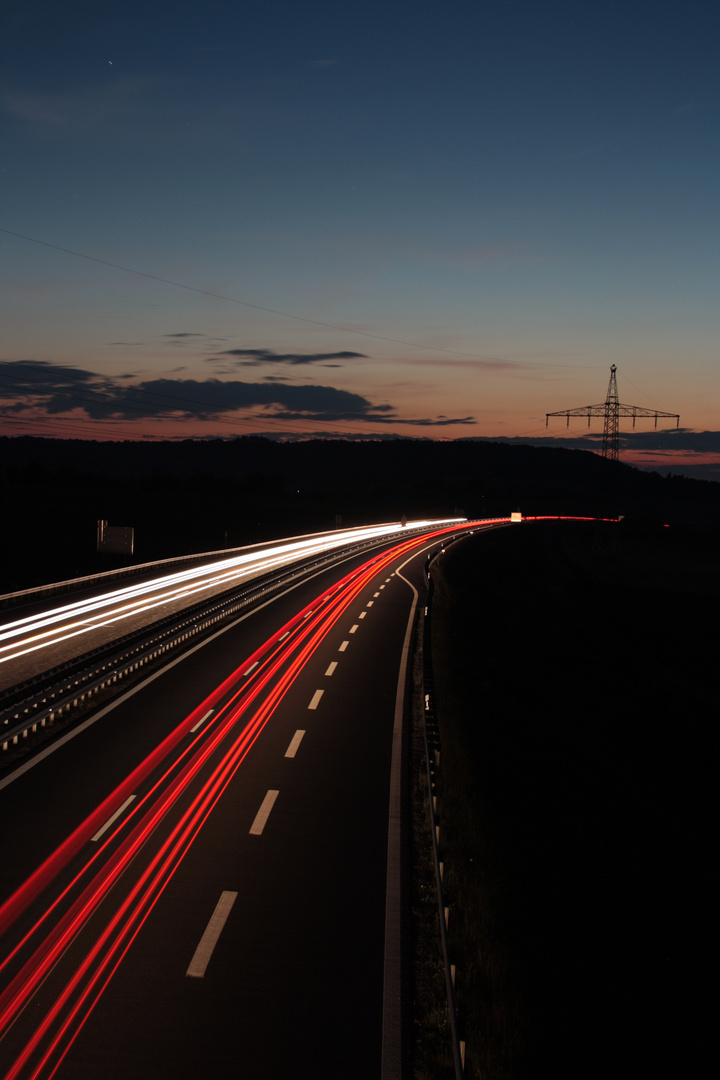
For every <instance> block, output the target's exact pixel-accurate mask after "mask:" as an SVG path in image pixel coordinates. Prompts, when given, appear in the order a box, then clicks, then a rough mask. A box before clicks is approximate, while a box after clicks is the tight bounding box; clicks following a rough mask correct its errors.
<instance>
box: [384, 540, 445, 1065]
mask: <svg viewBox="0 0 720 1080" xmlns="http://www.w3.org/2000/svg"><path fill="white" fill-rule="evenodd" d="M436 543H437V541H435V542H433V543H430V544H428V545H427V546H426V547H424V548H419V549H418V550H416V551H414V552H413V553H412V555H411V556H410V557H409V558H407V559H406V560H405V562H404V563H402V564H401V566H400V567H399V568H398V571H397V573H398V577H399V578H401V579H402V580H403V581H404V582H405V584H406V585H408V586H409V588H410V589H412V593H413V601H412V606H411V608H410V615H409V617H408V622H407V627H406V629H405V640H404V642H403V648H402V656H401V660H400V671H399V674H398V684H397V695H396V697H395V721H394V723H393V736H392V757H391V763H390V800H389V806H388V849H387V876H386V888H385V960H384V970H383V1017H382V1052H381V1062H380V1080H401V1076H402V993H403V990H402V888H401V850H402V798H401V795H402V744H403V716H404V712H405V687H406V685H407V669H408V662H409V657H410V643H411V640H412V631H413V624H414V621H415V608H416V607H417V602H418V591H417V589H416V588H415V586H414V585H413V584H412V582H411V581H408V579H407V578H406V577H404V576H403V575H402V574H401V573H400V570H403V569H404V568H405V567H406V566H407V564H408V563H409V562H412V560H413V559H415V558H417V556H418V555H420V554H421V553H422V552H423V551H427V550H428V548H432V547H434V546H435V544H436ZM391 576H392V577H394V576H395V574H394V573H393V574H392V575H391Z"/></svg>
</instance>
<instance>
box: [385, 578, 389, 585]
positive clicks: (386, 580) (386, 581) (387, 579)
mask: <svg viewBox="0 0 720 1080" xmlns="http://www.w3.org/2000/svg"><path fill="white" fill-rule="evenodd" d="M389 580H390V578H389V577H386V578H385V584H386V585H387V583H388V581H389Z"/></svg>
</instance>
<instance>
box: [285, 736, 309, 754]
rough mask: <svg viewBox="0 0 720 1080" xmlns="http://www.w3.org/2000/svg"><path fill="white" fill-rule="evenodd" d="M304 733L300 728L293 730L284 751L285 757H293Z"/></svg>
mask: <svg viewBox="0 0 720 1080" xmlns="http://www.w3.org/2000/svg"><path fill="white" fill-rule="evenodd" d="M304 734H305V732H304V731H300V730H298V731H296V732H295V734H294V735H293V737H292V739H291V740H290V745H289V746H288V748H287V750H286V751H285V757H295V755H296V754H297V751H298V746H299V745H300V743H301V742H302V737H303V735H304Z"/></svg>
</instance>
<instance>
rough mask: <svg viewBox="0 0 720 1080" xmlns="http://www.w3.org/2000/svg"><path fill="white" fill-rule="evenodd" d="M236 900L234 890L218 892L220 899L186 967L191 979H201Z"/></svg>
mask: <svg viewBox="0 0 720 1080" xmlns="http://www.w3.org/2000/svg"><path fill="white" fill-rule="evenodd" d="M236 900H237V893H236V892H223V893H221V894H220V899H219V900H218V902H217V904H216V905H215V910H214V911H213V913H212V915H211V916H210V922H209V923H208V924H207V926H206V927H205V933H204V934H203V936H202V937H201V938H200V941H199V942H198V947H197V949H196V950H195V953H194V955H193V958H192V960H191V961H190V966H189V967H188V969H187V972H186V975H189V976H190V978H191V979H202V978H203V976H204V975H205V972H206V970H207V966H208V964H209V963H210V957H211V956H212V954H213V950H214V949H215V946H216V945H217V943H218V938H219V937H220V935H221V934H222V932H223V929H224V927H225V923H226V922H227V919H228V915H229V914H230V911H231V910H232V906H233V904H234V903H235V901H236Z"/></svg>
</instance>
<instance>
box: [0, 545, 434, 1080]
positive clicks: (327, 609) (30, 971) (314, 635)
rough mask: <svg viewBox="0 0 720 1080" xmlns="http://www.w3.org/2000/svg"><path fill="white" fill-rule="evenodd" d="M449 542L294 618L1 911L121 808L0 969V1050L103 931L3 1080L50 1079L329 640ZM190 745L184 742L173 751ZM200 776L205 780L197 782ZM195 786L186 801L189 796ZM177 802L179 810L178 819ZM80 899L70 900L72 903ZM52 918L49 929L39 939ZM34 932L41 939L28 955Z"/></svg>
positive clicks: (354, 575) (4, 917)
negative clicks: (76, 948) (366, 598)
mask: <svg viewBox="0 0 720 1080" xmlns="http://www.w3.org/2000/svg"><path fill="white" fill-rule="evenodd" d="M447 531H451V530H447V529H446V530H438V531H436V532H434V533H433V534H431V536H430V537H429V536H428V534H425V535H423V536H420V537H414V538H409V539H408V540H407V541H405V542H404V543H401V544H398V545H395V546H393V548H392V549H389V550H387V551H384V552H383V553H381V554H380V555H376V556H375V557H374V558H372V559H370V560H369V561H368V562H366V563H364V564H363V565H362V566H360V567H358V568H356V569H354V570H353V571H351V572H350V573H349V574H348V575H346V577H345V578H343V579H342V580H341V581H340V582H338V583H336V584H333V585H332V586H331V587H330V588H328V589H327V590H326V591H325V592H323V593H322V594H321V595H320V596H318V597H317V598H316V599H315V600H313V601H312V603H311V604H309V605H308V606H307V607H306V608H304V609H303V610H302V611H300V612H299V613H297V614H296V615H295V616H294V617H293V618H292V619H291V620H289V621H288V623H286V624H285V625H284V626H283V627H281V628H280V630H278V631H277V633H276V634H275V635H273V636H272V637H271V638H270V639H268V641H267V642H265V643H264V644H263V645H262V646H261V647H260V648H259V649H258V650H256V652H255V653H254V654H252V656H250V657H249V658H247V659H246V660H244V662H243V664H242V665H241V666H240V667H239V668H237V669H236V671H234V672H233V673H232V674H231V675H230V676H228V678H227V679H226V680H224V682H223V683H222V684H221V685H220V686H219V687H217V688H216V690H214V691H213V692H212V694H210V695H209V696H208V697H207V698H206V699H205V700H204V701H203V702H202V703H201V704H200V705H199V706H198V707H197V708H196V709H194V710H193V712H192V713H190V715H189V716H187V717H186V718H185V719H184V720H183V722H182V723H181V724H180V725H178V726H177V728H176V729H175V730H174V731H173V732H171V733H170V734H169V735H168V736H167V737H166V738H165V740H163V742H162V743H160V745H159V746H158V747H157V748H156V749H155V751H153V753H151V754H150V755H148V757H147V758H146V759H145V761H144V762H142V763H141V764H140V765H139V766H138V767H137V768H136V769H135V770H134V771H133V773H131V774H130V776H129V777H128V778H127V779H126V780H125V781H123V783H122V784H121V785H119V786H118V788H116V790H115V791H114V792H113V794H112V795H111V796H109V797H108V799H106V800H104V801H103V803H102V804H101V805H100V806H99V807H98V808H97V809H96V810H95V811H94V812H93V813H92V814H91V815H90V816H89V817H88V818H87V819H86V821H85V822H83V824H82V825H81V826H79V827H78V828H77V829H76V830H75V831H74V832H73V833H72V834H71V836H70V837H68V839H67V840H66V841H65V842H64V843H63V844H62V845H60V847H59V848H58V849H57V850H56V851H55V852H54V853H53V855H51V856H50V858H49V859H47V860H45V862H44V863H43V864H42V866H41V867H39V868H38V870H37V871H35V873H34V874H33V875H31V877H30V878H29V879H28V881H27V882H25V883H24V885H23V886H21V887H20V889H18V890H17V891H16V892H15V894H13V896H12V897H10V899H9V900H8V901H6V902H5V904H3V905H2V907H1V908H0V932H3V931H5V930H6V929H7V928H8V927H9V926H10V925H11V923H12V922H13V921H14V920H15V919H17V917H18V916H19V915H20V913H21V912H23V911H25V910H26V908H27V907H28V905H29V904H30V903H31V902H32V901H33V900H35V899H36V898H37V897H38V896H39V894H40V893H41V891H42V890H43V889H45V888H46V887H47V886H48V885H49V884H50V883H51V881H52V880H53V879H54V878H55V877H56V876H57V874H58V873H59V872H60V870H61V869H62V868H63V867H65V866H66V865H67V864H68V863H69V862H70V860H71V859H72V858H73V857H74V856H76V855H77V854H78V853H79V852H80V849H81V848H82V847H83V845H84V844H85V843H86V841H87V840H88V839H92V838H93V835H96V837H97V839H98V840H101V839H102V831H101V832H98V828H99V825H102V824H103V823H106V822H107V821H108V818H109V816H110V815H113V814H114V816H115V817H117V813H118V807H119V806H120V805H121V804H125V805H124V806H123V809H124V808H127V809H128V812H127V814H126V815H125V816H124V817H122V818H121V820H120V824H119V827H118V829H117V830H116V832H115V833H114V834H112V835H110V836H107V837H106V838H105V839H104V840H102V843H100V844H98V846H97V847H96V848H95V845H93V847H94V848H95V851H94V853H93V854H92V855H91V856H90V857H89V858H87V861H86V862H85V863H84V865H83V866H81V868H80V869H79V870H78V872H77V874H76V875H75V876H74V878H73V880H72V881H71V882H70V883H69V884H68V885H66V886H65V888H64V889H63V890H62V892H61V893H60V895H59V896H57V897H56V898H55V899H54V900H53V901H52V902H51V903H50V905H49V906H48V908H47V910H46V911H45V912H44V913H43V914H42V915H41V916H40V917H39V918H38V919H37V921H36V922H35V924H34V925H33V927H32V928H31V929H30V930H28V931H27V932H26V934H25V935H24V936H23V938H22V940H21V941H20V942H19V943H18V944H17V945H16V946H15V948H14V949H13V950H12V951H11V952H10V954H9V955H8V956H7V957H6V959H5V960H4V961H3V962H2V964H1V965H0V970H4V969H7V968H8V967H9V965H10V964H11V962H16V961H20V957H21V954H22V953H23V952H28V950H30V955H29V957H28V958H27V959H26V960H25V961H24V962H22V966H21V967H20V969H19V970H18V971H17V973H16V975H15V976H14V977H13V978H12V979H11V981H10V983H9V985H8V986H7V987H6V989H5V991H4V992H3V993H2V995H0V1038H4V1037H5V1035H6V1034H7V1033H8V1032H9V1031H10V1029H11V1028H12V1027H13V1025H14V1024H15V1022H16V1020H17V1019H18V1018H19V1016H20V1014H21V1013H22V1012H23V1010H25V1008H26V1006H27V1005H28V1003H29V1002H30V1001H31V1000H32V999H33V997H34V995H36V993H37V991H38V990H39V988H40V986H41V985H43V984H45V983H46V982H47V981H48V980H50V978H51V976H53V975H54V979H55V980H57V979H58V978H60V979H63V980H65V979H66V976H65V975H62V974H61V969H60V968H59V965H60V963H61V961H62V960H63V958H64V957H65V956H66V955H67V954H68V949H69V948H70V946H71V945H72V944H73V943H75V942H78V943H80V934H81V933H82V931H83V930H85V929H86V928H87V929H88V930H90V929H91V928H90V927H89V926H88V923H89V920H90V919H91V918H92V917H93V916H95V915H101V916H102V918H103V919H104V920H105V925H104V928H102V930H101V932H100V933H99V935H98V936H97V937H96V939H95V940H94V941H92V942H90V943H89V945H85V946H84V947H83V949H84V953H85V955H84V957H83V958H82V960H81V961H80V963H79V964H77V961H74V962H73V963H74V965H75V964H77V966H76V967H75V970H74V972H73V973H72V974H71V976H70V978H69V979H67V981H66V982H65V985H64V987H63V988H62V989H61V990H60V992H59V993H58V992H57V990H54V991H52V996H53V997H54V1001H53V1002H52V1004H50V1005H49V1006H48V1007H47V1009H46V1012H45V1015H44V1017H43V1018H42V1019H40V1020H39V1022H38V1021H37V1020H35V1019H34V1018H33V1021H32V1022H33V1024H37V1026H36V1027H35V1030H34V1032H33V1034H32V1035H31V1037H30V1038H29V1040H28V1041H27V1042H26V1043H25V1045H24V1047H23V1048H22V1049H21V1050H20V1052H19V1053H18V1054H17V1056H16V1058H15V1061H14V1063H13V1065H12V1067H11V1069H10V1071H9V1072H8V1073H7V1074H6V1080H16V1078H18V1077H20V1076H21V1075H24V1074H26V1075H27V1076H30V1077H33V1078H36V1077H37V1078H39V1077H41V1076H43V1077H49V1076H53V1075H54V1074H55V1072H56V1070H57V1068H58V1067H59V1065H60V1062H61V1061H62V1060H63V1058H64V1057H65V1055H66V1054H67V1052H68V1050H69V1048H70V1046H71V1045H72V1043H73V1042H74V1040H75V1039H76V1038H77V1035H78V1034H79V1032H80V1030H81V1028H82V1026H83V1025H84V1024H85V1022H86V1021H87V1018H88V1017H89V1015H90V1013H91V1011H92V1009H93V1008H94V1006H95V1004H96V1003H97V1001H98V1000H99V998H100V996H101V994H102V992H103V990H104V989H105V987H106V986H107V984H108V982H109V980H110V979H111V978H112V975H113V973H114V971H115V970H117V967H118V965H119V963H120V962H121V960H122V957H123V956H124V955H125V954H126V952H127V950H128V949H129V947H130V945H131V944H132V941H133V940H134V939H135V937H136V936H137V934H138V933H139V931H140V929H141V927H142V926H143V925H144V923H145V921H146V920H147V918H148V916H149V914H150V912H151V911H152V909H153V908H154V906H155V904H156V903H157V902H158V900H159V898H160V896H161V894H162V892H163V891H164V889H165V888H166V887H167V885H168V884H169V882H170V880H171V878H172V876H173V874H174V873H175V872H176V870H177V868H178V867H179V865H180V863H181V861H182V859H183V857H184V856H185V854H186V853H187V851H188V850H189V848H190V846H191V844H192V843H193V841H194V840H195V838H196V837H197V835H198V833H199V831H200V829H201V828H202V826H203V824H204V823H205V821H206V820H207V817H208V816H209V814H210V813H211V812H212V810H213V808H214V806H215V805H216V804H217V801H218V800H219V799H220V797H221V796H222V794H223V792H224V791H225V789H226V788H227V786H228V784H229V783H230V782H231V780H232V779H233V777H234V776H235V774H236V773H237V770H238V769H239V767H240V765H241V764H242V762H243V761H244V760H245V758H246V757H247V755H248V753H249V752H250V750H251V748H252V746H253V745H254V744H255V742H256V741H257V739H258V738H259V736H260V734H261V732H262V730H263V729H264V727H265V726H266V724H267V723H268V721H269V720H270V718H271V716H272V715H273V713H274V712H275V710H276V708H277V707H278V705H279V703H280V702H281V701H282V699H283V698H284V696H285V694H286V693H287V692H288V691H289V689H290V688H291V686H292V685H293V683H294V682H295V680H296V678H297V676H298V675H299V673H300V672H301V671H302V670H303V668H304V667H305V666H306V664H307V663H308V661H309V660H310V659H311V658H312V657H314V655H315V653H316V651H317V649H318V647H319V645H320V644H321V642H322V641H323V640H324V638H325V637H326V636H327V634H328V632H329V631H330V629H331V628H332V627H333V626H334V625H335V624H336V623H337V621H338V620H339V619H340V618H341V617H342V616H343V615H344V614H345V612H346V611H347V609H348V608H349V606H350V605H351V604H353V603H354V602H355V601H356V599H357V597H358V595H359V594H360V592H361V591H362V590H363V589H364V588H365V586H366V585H367V584H368V583H369V582H370V581H371V580H372V579H373V578H374V577H376V576H377V575H378V574H379V573H380V572H382V571H384V570H385V569H386V568H387V566H388V565H389V564H390V563H391V562H392V561H394V560H395V559H397V558H398V557H400V556H402V555H404V554H406V553H408V552H411V551H412V550H413V549H414V548H417V547H420V546H421V545H423V544H426V543H427V542H428V539H431V538H432V536H440V535H442V534H443V533H444V532H447ZM251 674H252V678H250V675H251ZM215 710H217V711H215ZM211 712H212V713H213V715H212V721H211V722H209V723H202V721H203V720H205V721H207V720H209V718H210V713H211ZM250 713H251V715H249V714H250ZM199 722H200V723H199ZM188 735H192V736H193V737H192V738H191V739H190V741H189V743H188V744H186V745H185V746H181V742H182V740H183V739H185V738H186V737H187V736H188ZM178 749H179V754H178V755H177V756H176V757H174V758H173V759H172V760H171V761H170V762H169V763H168V764H167V765H165V767H164V770H163V771H162V775H159V776H156V778H155V780H154V781H153V782H152V784H151V787H150V789H149V790H148V791H147V792H146V793H145V794H144V795H141V796H138V798H137V799H136V800H135V801H134V802H133V803H132V805H131V804H130V801H129V798H128V796H129V794H130V793H131V792H136V791H137V790H138V788H139V787H140V786H141V785H142V784H143V783H144V782H146V781H147V780H148V779H149V778H150V777H151V775H152V774H153V773H156V772H157V770H158V769H159V767H160V766H161V765H162V764H163V762H165V759H167V758H168V757H170V755H171V754H172V753H173V751H175V750H178ZM218 755H219V756H218ZM208 770H209V772H208ZM203 773H207V775H206V776H205V778H204V779H203V777H202V775H201V774H203ZM198 784H199V788H198V790H196V791H195V793H194V794H192V787H193V786H197V785H198ZM181 799H185V800H189V802H188V805H186V806H185V807H184V809H183V808H181V806H180V800H181ZM176 806H177V808H178V811H179V813H180V817H179V820H178V821H177V822H176V823H175V824H174V825H171V826H170V827H169V833H168V835H167V836H166V837H165V838H164V839H162V840H161V841H160V847H159V850H157V851H156V852H155V853H154V854H152V852H151V851H150V849H149V847H148V841H149V840H150V839H151V837H153V835H154V834H155V832H156V830H157V829H158V828H159V826H160V825H161V823H162V822H163V821H165V819H166V818H167V817H168V814H169V813H170V811H171V810H172V809H173V808H174V807H176ZM143 849H146V851H147V858H148V860H149V861H148V863H147V865H146V866H145V867H144V868H140V869H139V871H138V877H137V878H136V880H135V881H134V882H132V881H130V882H128V884H127V885H126V888H127V890H128V891H127V894H126V895H125V897H124V898H118V900H116V901H115V902H114V903H115V907H114V910H112V908H113V905H111V904H108V903H105V902H106V901H109V900H110V893H111V890H112V889H113V888H115V887H116V886H118V885H119V884H120V881H121V878H123V875H124V874H125V872H126V871H127V870H128V868H129V867H130V865H131V863H134V864H135V865H136V866H137V865H138V864H137V858H138V856H139V854H140V853H141V852H142V851H143ZM91 875H92V877H91ZM128 876H129V875H128ZM83 881H85V884H84V885H83V884H82V882H83ZM78 889H80V892H79V895H77V896H76V898H75V899H74V900H71V897H72V894H73V893H75V892H77V890H78ZM64 902H69V907H67V910H65V911H64V913H62V912H61V910H60V909H61V905H62V904H63V903H64ZM101 905H103V907H102V911H101V910H100V908H101ZM103 912H104V913H105V914H103ZM53 914H56V915H57V922H56V923H55V925H53V926H51V927H50V928H49V929H48V930H45V927H46V925H47V924H48V923H49V920H50V917H51V915H53ZM43 932H44V933H45V937H44V938H43V939H42V940H40V941H39V944H37V945H35V946H33V945H32V942H33V941H34V940H37V939H39V938H40V937H41V933H43ZM49 985H50V984H49V983H48V988H49Z"/></svg>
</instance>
